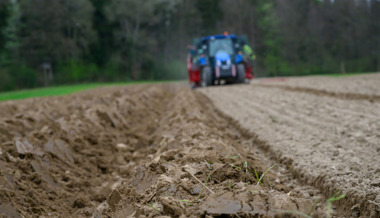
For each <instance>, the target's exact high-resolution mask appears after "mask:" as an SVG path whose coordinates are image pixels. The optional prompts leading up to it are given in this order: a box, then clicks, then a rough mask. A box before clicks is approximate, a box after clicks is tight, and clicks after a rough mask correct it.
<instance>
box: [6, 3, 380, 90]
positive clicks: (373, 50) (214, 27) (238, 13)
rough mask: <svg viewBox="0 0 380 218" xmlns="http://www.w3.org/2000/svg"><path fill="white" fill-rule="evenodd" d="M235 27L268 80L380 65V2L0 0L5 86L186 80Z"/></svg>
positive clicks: (363, 69)
mask: <svg viewBox="0 0 380 218" xmlns="http://www.w3.org/2000/svg"><path fill="white" fill-rule="evenodd" d="M225 31H228V32H229V33H231V34H237V35H245V36H247V38H248V39H249V42H250V44H251V45H252V47H253V50H254V52H255V53H256V57H257V58H256V63H255V69H254V72H255V75H256V76H258V77H272V76H292V75H312V74H329V73H342V74H344V73H352V72H375V71H380V1H379V0H144V1H143V0H107V1H104V0H0V75H1V79H0V91H6V90H16V89H26V88H34V87H39V86H52V85H61V84H74V83H85V82H86V83H87V82H112V81H132V80H179V79H186V78H187V72H186V55H187V45H189V44H191V43H192V40H193V38H194V37H199V36H204V35H211V34H222V33H223V32H225Z"/></svg>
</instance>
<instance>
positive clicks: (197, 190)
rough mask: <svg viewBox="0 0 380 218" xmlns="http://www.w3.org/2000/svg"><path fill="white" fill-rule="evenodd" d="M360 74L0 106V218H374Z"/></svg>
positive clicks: (147, 88)
mask: <svg viewBox="0 0 380 218" xmlns="http://www.w3.org/2000/svg"><path fill="white" fill-rule="evenodd" d="M369 77H370V78H368V76H367V75H365V76H358V77H347V78H339V79H335V78H314V77H308V78H296V79H294V80H295V81H293V79H287V80H280V81H279V80H257V81H255V82H253V83H252V84H251V85H231V86H218V87H210V88H205V89H199V90H196V91H191V90H190V89H189V88H188V87H187V85H186V84H160V85H136V86H133V85H132V86H125V87H108V88H100V89H95V90H89V91H85V92H81V93H77V94H73V95H68V96H61V97H49V98H36V99H28V100H21V101H8V102H2V103H0V145H1V147H0V214H2V215H3V216H5V217H12V216H13V217H38V216H42V217H51V216H58V217H126V216H131V217H154V216H161V217H163V216H171V217H202V216H203V217H205V216H206V217H207V216H227V217H228V216H229V217H274V216H276V217H292V216H295V217H297V216H306V215H308V216H311V217H330V216H332V217H370V216H372V217H379V216H380V161H379V155H380V101H379V100H378V99H377V97H376V96H378V95H379V92H380V87H376V86H375V84H374V83H373V81H376V80H377V81H380V75H379V74H373V75H370V76H369ZM314 79H316V81H320V82H319V83H320V84H321V85H318V84H317V83H318V82H316V81H313V80H314ZM309 84H317V85H310V86H309ZM327 84H329V85H327ZM334 84H335V85H334ZM347 84H352V85H347ZM354 84H355V85H354ZM353 86H355V88H352V89H347V88H345V87H353ZM300 87H301V88H300ZM334 93H335V94H334ZM358 96H359V97H358ZM274 164H276V165H274ZM273 165H274V167H273V168H270V167H272V166H273ZM269 168H270V169H269ZM268 169H269V170H268ZM255 171H256V172H257V176H256V173H255ZM265 172H267V173H265ZM257 177H259V178H260V177H262V179H261V182H260V183H259V182H258V179H257ZM338 190H340V192H339V194H338V195H337V196H340V194H342V193H344V194H345V195H346V196H345V197H344V198H342V199H340V200H338V201H334V202H332V205H330V206H329V204H328V203H327V200H328V198H329V197H331V196H333V195H334V193H335V192H336V191H338Z"/></svg>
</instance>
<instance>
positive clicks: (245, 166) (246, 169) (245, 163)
mask: <svg viewBox="0 0 380 218" xmlns="http://www.w3.org/2000/svg"><path fill="white" fill-rule="evenodd" d="M244 168H245V173H246V174H248V163H247V161H244Z"/></svg>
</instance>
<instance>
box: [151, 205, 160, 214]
mask: <svg viewBox="0 0 380 218" xmlns="http://www.w3.org/2000/svg"><path fill="white" fill-rule="evenodd" d="M148 206H149V207H151V208H152V209H153V210H154V211H156V212H157V213H161V211H160V210H159V209H157V208H155V207H154V206H153V205H151V204H148Z"/></svg>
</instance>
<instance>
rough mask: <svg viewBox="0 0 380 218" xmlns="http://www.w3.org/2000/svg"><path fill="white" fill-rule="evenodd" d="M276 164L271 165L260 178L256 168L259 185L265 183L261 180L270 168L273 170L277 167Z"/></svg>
mask: <svg viewBox="0 0 380 218" xmlns="http://www.w3.org/2000/svg"><path fill="white" fill-rule="evenodd" d="M275 166H276V164H273V165H272V166H271V167H269V168H268V169H267V170H266V171H265V172H264V173H263V175H261V177H260V178H259V176H258V174H257V172H256V170H255V174H256V178H257V180H258V181H257V185H259V184H260V183H261V184H263V183H262V182H261V181H262V179H263V178H264V176H265V174H267V172H268V171H269V170H271V169H272V168H273V167H275Z"/></svg>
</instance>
